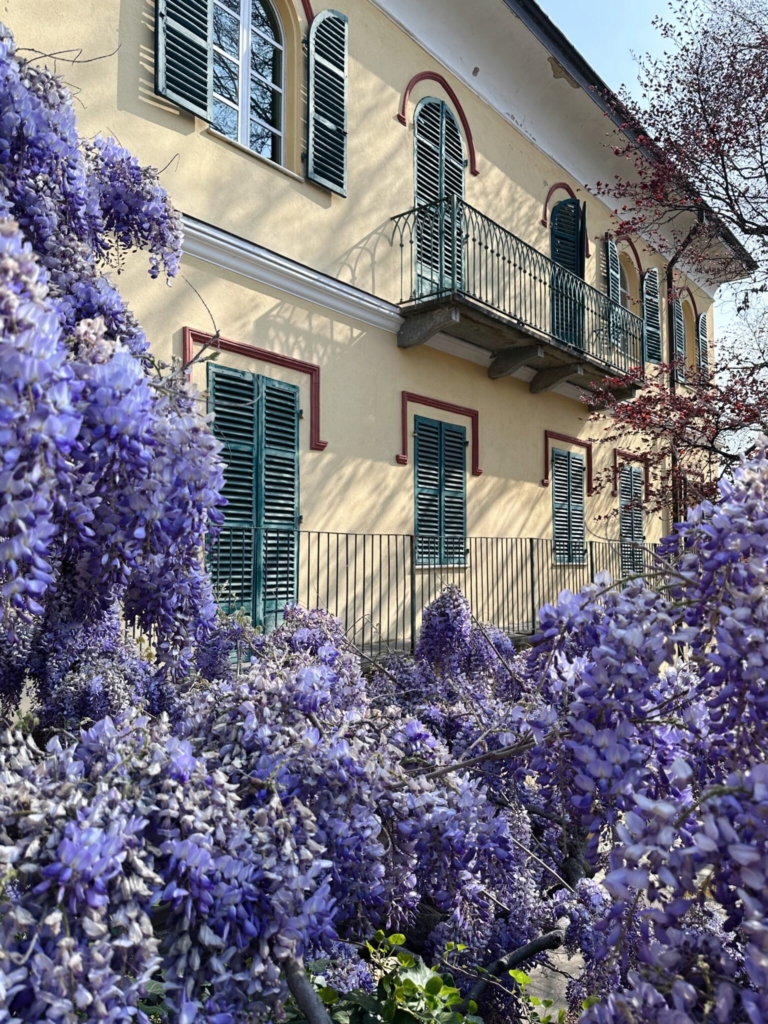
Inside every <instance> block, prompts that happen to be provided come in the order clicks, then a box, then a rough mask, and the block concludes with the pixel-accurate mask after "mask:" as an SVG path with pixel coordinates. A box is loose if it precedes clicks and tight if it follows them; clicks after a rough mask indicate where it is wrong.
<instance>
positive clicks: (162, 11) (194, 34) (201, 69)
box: [155, 0, 213, 121]
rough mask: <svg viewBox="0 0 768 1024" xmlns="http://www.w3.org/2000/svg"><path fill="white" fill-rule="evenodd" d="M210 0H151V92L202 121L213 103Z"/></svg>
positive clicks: (206, 116) (208, 116) (206, 118)
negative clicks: (152, 71)
mask: <svg viewBox="0 0 768 1024" xmlns="http://www.w3.org/2000/svg"><path fill="white" fill-rule="evenodd" d="M212 18H213V3H212V0H155V92H156V93H157V94H158V95H160V96H165V97H166V99H169V100H171V102H172V103H176V104H177V105H178V106H180V107H183V108H184V109H185V110H188V111H190V112H191V113H192V114H196V115H197V116H198V117H201V118H203V120H205V121H210V120H212V117H213V113H212V105H213V99H212V96H213V48H212V38H213V26H212Z"/></svg>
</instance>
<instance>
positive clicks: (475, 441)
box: [395, 391, 483, 476]
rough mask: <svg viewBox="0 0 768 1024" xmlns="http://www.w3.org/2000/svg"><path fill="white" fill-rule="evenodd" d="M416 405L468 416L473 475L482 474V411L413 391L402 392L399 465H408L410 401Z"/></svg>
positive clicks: (396, 458)
mask: <svg viewBox="0 0 768 1024" xmlns="http://www.w3.org/2000/svg"><path fill="white" fill-rule="evenodd" d="M409 402H413V403H414V404H416V405H427V406H429V407H430V408H431V409H442V410H443V412H452V413H455V414H456V415H457V416H468V417H469V419H470V420H471V422H472V476H481V474H482V472H483V471H482V469H480V413H479V412H478V411H477V409H469V408H467V406H465V405H454V404H453V403H452V402H443V401H441V400H440V399H439V398H428V397H427V395H415V394H414V393H413V392H412V391H403V392H401V405H400V416H401V429H402V451H401V452H399V453H398V454H397V455H396V456H395V462H396V463H397V464H398V466H407V465H408V403H409Z"/></svg>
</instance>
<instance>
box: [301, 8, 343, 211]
mask: <svg viewBox="0 0 768 1024" xmlns="http://www.w3.org/2000/svg"><path fill="white" fill-rule="evenodd" d="M347 30H348V23H347V16H346V15H345V14H340V13H339V12H338V11H330V10H329V11H321V13H320V14H318V15H317V17H316V18H315V19H314V21H313V22H312V26H311V27H310V30H309V112H308V117H307V121H308V128H307V131H308V145H307V177H308V178H309V180H310V181H314V182H315V184H317V185H321V186H322V187H323V188H327V189H328V190H329V191H331V192H336V193H337V194H338V195H340V196H346V194H347Z"/></svg>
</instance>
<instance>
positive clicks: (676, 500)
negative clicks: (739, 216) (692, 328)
mask: <svg viewBox="0 0 768 1024" xmlns="http://www.w3.org/2000/svg"><path fill="white" fill-rule="evenodd" d="M703 223H704V210H703V209H702V208H701V207H699V208H698V209H697V210H696V223H695V224H694V225H693V227H692V228H691V230H690V231H689V232H688V234H687V235H686V236H685V239H684V241H683V244H682V245H681V246H680V248H679V249H678V250H677V251H676V252H675V254H674V256H672V257H671V259H670V261H669V263H667V355H668V356H669V358H668V359H667V362H668V363H670V364H671V363H673V362H674V361H675V310H674V306H673V304H672V300H671V295H672V288H673V284H674V280H673V279H674V271H675V265H676V264H677V261H678V260H679V259H680V257H681V256H682V255H683V253H684V252H685V250H686V249H687V248H688V246H689V245H690V244H691V242H692V241H693V239H694V238H695V237H696V235H697V233H698V231H699V228H700V227H701V225H702V224H703ZM669 391H670V394H673V395H674V394H675V392H676V391H677V379H676V376H675V372H674V370H670V371H669ZM671 463H672V465H671V468H672V479H673V481H674V480H675V477H676V475H677V467H678V464H679V460H678V456H677V448H676V447H675V442H674V440H673V441H672V457H671ZM678 522H680V495H679V492H678V488H677V486H676V484H675V486H673V488H672V525H673V526H674V524H675V523H678Z"/></svg>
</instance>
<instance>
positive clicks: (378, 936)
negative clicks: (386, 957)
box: [373, 929, 386, 942]
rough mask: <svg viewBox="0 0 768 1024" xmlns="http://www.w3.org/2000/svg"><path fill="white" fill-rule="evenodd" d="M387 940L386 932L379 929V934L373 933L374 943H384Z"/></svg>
mask: <svg viewBox="0 0 768 1024" xmlns="http://www.w3.org/2000/svg"><path fill="white" fill-rule="evenodd" d="M385 938H386V935H385V934H384V932H383V931H382V930H381V929H379V930H378V931H377V932H374V933H373V941H374V942H383V941H384V939H385Z"/></svg>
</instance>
